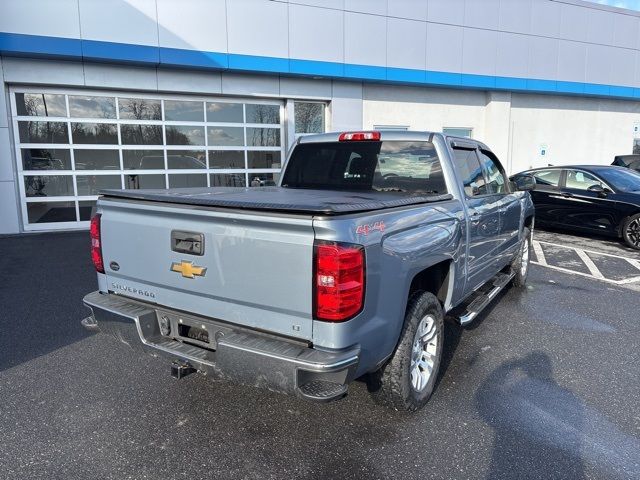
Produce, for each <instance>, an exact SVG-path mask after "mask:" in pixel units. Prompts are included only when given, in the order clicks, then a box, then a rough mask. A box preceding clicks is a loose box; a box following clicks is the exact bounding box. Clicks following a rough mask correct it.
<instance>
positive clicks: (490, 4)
mask: <svg viewBox="0 0 640 480" xmlns="http://www.w3.org/2000/svg"><path fill="white" fill-rule="evenodd" d="M499 12H500V0H482V1H481V2H478V1H473V0H467V1H466V2H465V9H464V24H465V26H467V27H476V28H487V29H490V30H497V29H498V21H499V18H500V13H499Z"/></svg>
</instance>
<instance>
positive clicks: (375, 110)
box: [363, 84, 487, 138]
mask: <svg viewBox="0 0 640 480" xmlns="http://www.w3.org/2000/svg"><path fill="white" fill-rule="evenodd" d="M486 97H487V94H486V93H485V92H482V91H465V90H444V89H434V88H421V87H404V86H403V87H400V86H389V85H375V84H365V85H364V117H363V127H364V128H373V126H374V125H389V126H393V125H402V126H407V127H409V129H410V130H429V131H435V132H439V131H441V130H442V128H443V127H462V128H472V129H473V133H474V136H475V137H478V138H481V137H484V127H485V122H484V110H485V106H486V103H487V100H486Z"/></svg>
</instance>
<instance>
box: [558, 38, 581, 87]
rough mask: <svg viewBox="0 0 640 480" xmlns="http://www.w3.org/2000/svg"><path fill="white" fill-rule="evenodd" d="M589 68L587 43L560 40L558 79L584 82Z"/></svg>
mask: <svg viewBox="0 0 640 480" xmlns="http://www.w3.org/2000/svg"><path fill="white" fill-rule="evenodd" d="M586 69H587V44H585V43H582V42H573V41H571V40H560V43H559V45H558V80H563V81H565V82H584V79H585V72H586Z"/></svg>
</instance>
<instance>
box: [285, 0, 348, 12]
mask: <svg viewBox="0 0 640 480" xmlns="http://www.w3.org/2000/svg"><path fill="white" fill-rule="evenodd" d="M289 3H291V4H296V3H297V4H299V5H312V6H316V7H325V8H334V9H337V10H344V0H289Z"/></svg>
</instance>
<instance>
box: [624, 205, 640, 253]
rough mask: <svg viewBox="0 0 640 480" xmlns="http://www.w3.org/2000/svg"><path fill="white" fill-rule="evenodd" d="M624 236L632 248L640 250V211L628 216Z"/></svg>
mask: <svg viewBox="0 0 640 480" xmlns="http://www.w3.org/2000/svg"><path fill="white" fill-rule="evenodd" d="M622 238H623V239H624V241H625V243H626V244H627V245H629V246H630V247H631V248H635V249H636V250H640V213H637V214H635V215H633V216H631V217H629V218H627V221H626V222H624V225H623V226H622Z"/></svg>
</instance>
